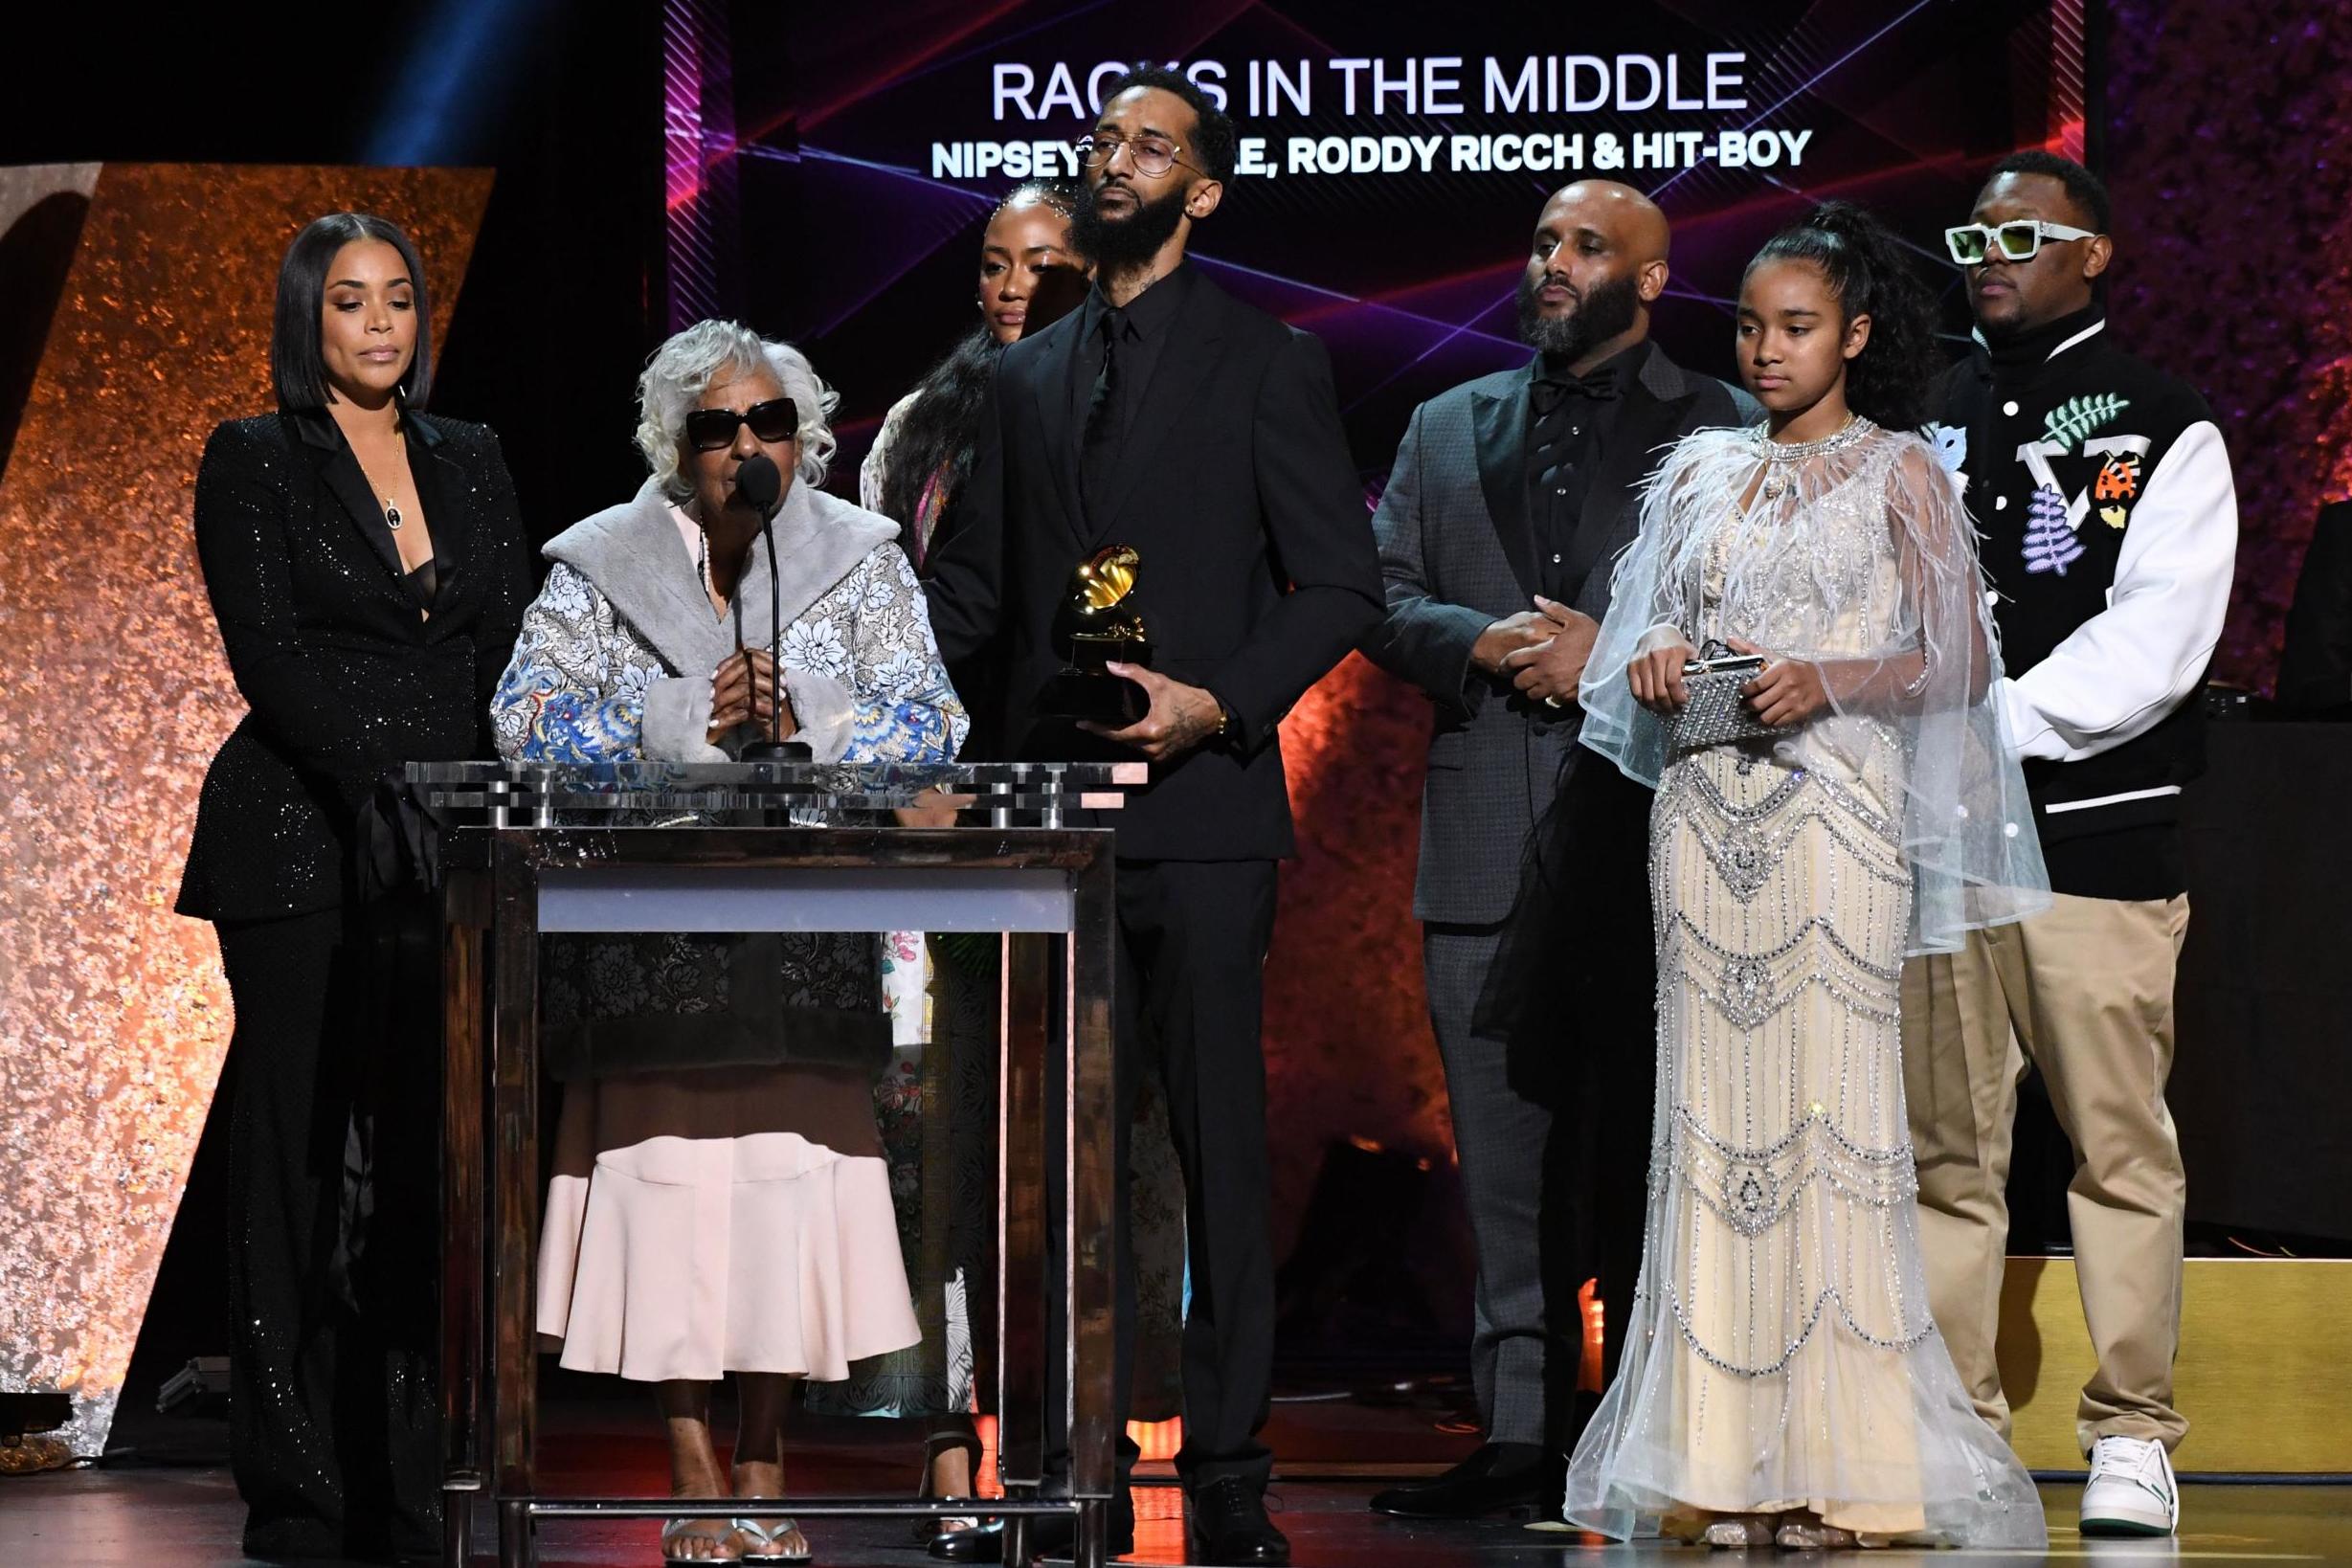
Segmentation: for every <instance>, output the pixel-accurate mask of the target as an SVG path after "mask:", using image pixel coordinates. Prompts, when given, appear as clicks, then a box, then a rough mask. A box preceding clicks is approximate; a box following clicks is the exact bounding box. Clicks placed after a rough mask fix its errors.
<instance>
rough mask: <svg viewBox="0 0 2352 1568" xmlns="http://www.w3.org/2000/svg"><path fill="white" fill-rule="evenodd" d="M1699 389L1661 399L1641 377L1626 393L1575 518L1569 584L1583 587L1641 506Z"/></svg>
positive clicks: (1567, 563) (1679, 431)
mask: <svg viewBox="0 0 2352 1568" xmlns="http://www.w3.org/2000/svg"><path fill="white" fill-rule="evenodd" d="M1697 398H1698V391H1697V389H1696V388H1693V389H1691V391H1690V392H1685V393H1684V394H1683V395H1681V396H1680V397H1672V398H1662V397H1660V396H1658V395H1657V394H1656V393H1655V392H1651V391H1650V390H1649V388H1648V386H1647V385H1646V383H1645V382H1644V381H1643V380H1642V379H1640V378H1638V377H1637V378H1636V379H1635V380H1634V382H1633V384H1632V385H1631V386H1629V387H1627V388H1626V389H1625V392H1624V407H1622V408H1620V409H1619V410H1618V411H1617V424H1616V428H1615V429H1613V430H1611V431H1610V432H1609V448H1608V450H1607V451H1606V452H1604V453H1602V455H1601V468H1600V471H1599V472H1598V473H1596V474H1594V476H1593V482H1592V487H1591V488H1590V489H1588V490H1586V491H1585V492H1584V509H1583V511H1582V512H1581V513H1579V515H1578V517H1577V531H1576V537H1575V538H1573V539H1572V540H1570V541H1569V545H1568V549H1569V556H1568V560H1567V561H1566V563H1565V566H1566V568H1567V571H1566V573H1565V575H1566V577H1567V580H1568V581H1570V582H1572V583H1576V584H1579V585H1581V584H1582V583H1583V581H1584V578H1585V576H1586V575H1587V574H1588V573H1589V572H1591V571H1592V570H1593V568H1594V566H1595V564H1597V563H1598V562H1599V561H1600V560H1601V558H1602V556H1603V555H1606V554H1607V553H1608V552H1609V547H1610V542H1611V541H1612V540H1614V539H1616V538H1617V536H1618V531H1619V525H1620V524H1621V523H1622V522H1623V521H1624V516H1625V512H1626V509H1627V508H1628V507H1636V506H1639V504H1640V497H1639V495H1638V491H1639V489H1640V486H1641V483H1642V480H1643V478H1644V477H1645V476H1646V475H1647V474H1648V473H1649V471H1650V469H1651V468H1653V467H1655V466H1656V464H1657V461H1658V457H1659V453H1658V448H1659V447H1661V446H1664V445H1666V444H1667V443H1668V442H1669V441H1671V440H1673V439H1674V438H1675V437H1678V436H1680V435H1681V434H1682V427H1683V421H1684V419H1685V418H1686V417H1687V416H1688V415H1689V414H1690V412H1691V404H1692V403H1693V402H1695V401H1697Z"/></svg>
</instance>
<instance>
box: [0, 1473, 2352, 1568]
mask: <svg viewBox="0 0 2352 1568" xmlns="http://www.w3.org/2000/svg"><path fill="white" fill-rule="evenodd" d="M1372 1490H1374V1487H1373V1484H1372V1483H1370V1482H1305V1483H1292V1484H1280V1483H1278V1484H1277V1486H1276V1488H1275V1499H1276V1502H1277V1504H1278V1507H1279V1512H1278V1513H1277V1514H1276V1516H1275V1517H1276V1522H1277V1523H1279V1524H1280V1525H1281V1526H1282V1528H1283V1529H1284V1531H1286V1532H1287V1533H1288V1534H1289V1536H1290V1540H1291V1543H1292V1546H1293V1548H1294V1550H1295V1558H1296V1561H1297V1562H1298V1564H1300V1568H1343V1565H1344V1568H1364V1565H1374V1564H1386V1563H1395V1564H1400V1565H1404V1564H1410V1565H1412V1568H1538V1565H1543V1564H1562V1563H1568V1562H1585V1561H1589V1562H1594V1563H1604V1562H1612V1563H1613V1562H1624V1563H1634V1562H1650V1561H1662V1560H1667V1559H1673V1560H1677V1561H1682V1562H1697V1561H1703V1560H1707V1558H1708V1557H1709V1556H1711V1555H1709V1554H1703V1553H1701V1552H1700V1551H1699V1550H1698V1549H1694V1548H1690V1547H1667V1546H1660V1545H1656V1544H1651V1545H1646V1546H1617V1547H1603V1546H1600V1545H1594V1544H1587V1543H1585V1542H1583V1541H1581V1540H1580V1539H1579V1538H1578V1537H1574V1536H1570V1535H1566V1534H1557V1533H1546V1532H1541V1531H1535V1530H1530V1529H1528V1528H1527V1527H1526V1526H1525V1525H1524V1524H1520V1523H1514V1522H1512V1521H1508V1520H1491V1521H1485V1522H1481V1523H1476V1524H1465V1525H1442V1526H1440V1525H1425V1524H1407V1523H1405V1522H1404V1521H1402V1520H1397V1519H1386V1518H1380V1517H1378V1516H1376V1515H1374V1514H1372V1513H1370V1512H1366V1510H1365V1508H1364V1500H1365V1498H1366V1497H1367V1496H1369V1495H1370V1494H1371V1492H1372ZM2183 1497H2184V1505H2183V1507H2184V1520H2185V1524H2186V1531H2185V1534H2183V1535H2182V1536H2181V1538H2180V1539H2179V1540H2178V1541H2171V1542H2163V1541H2155V1542H2150V1541H2096V1542H2085V1541H2083V1540H2081V1539H2079V1538H2078V1537H2077V1536H2076V1535H2075V1534H2074V1528H2073V1524H2074V1499H2075V1489H2074V1488H2073V1487H2071V1486H2062V1487H2046V1488H2044V1489H2043V1502H2044V1503H2045V1505H2046V1506H2047V1507H2048V1508H2049V1510H2050V1525H2051V1530H2050V1534H2051V1541H2050V1551H2049V1553H2048V1560H2055V1561H2071V1560H2078V1559H2084V1558H2095V1559H2099V1560H2103V1561H2107V1562H2111V1563H2124V1562H2142V1561H2149V1562H2153V1561H2162V1562H2201V1563H2203V1562H2212V1563H2223V1562H2229V1563H2239V1562H2249V1563H2251V1562H2280V1563H2285V1562H2335V1561H2343V1560H2346V1559H2352V1490H2346V1489H2343V1488H2336V1487H2237V1486H2230V1487H2222V1486H2189V1487H2185V1488H2184V1489H2183ZM1137 1503H1138V1505H1139V1510H1140V1512H1142V1514H1143V1517H1142V1519H1141V1520H1140V1522H1139V1523H1138V1526H1137V1532H1136V1534H1137V1538H1136V1542H1135V1544H1136V1547H1137V1549H1138V1550H1137V1551H1136V1553H1135V1554H1134V1556H1133V1557H1130V1558H1128V1559H1126V1560H1128V1561H1131V1562H1141V1563H1182V1562H1184V1561H1186V1560H1187V1559H1186V1557H1185V1554H1184V1538H1183V1529H1182V1522H1181V1519H1180V1518H1179V1516H1178V1512H1177V1509H1178V1495H1177V1493H1176V1489H1175V1488H1173V1487H1165V1486H1153V1487H1146V1488H1142V1489H1140V1490H1139V1491H1138V1494H1137ZM241 1519H242V1510H241V1508H240V1507H239V1505H238V1503H237V1500H236V1493H235V1489H234V1488H233V1487H232V1486H231V1484H230V1481H229V1476H228V1472H227V1471H226V1470H225V1469H221V1468H218V1467H187V1468H120V1467H118V1468H105V1469H93V1470H80V1471H67V1472H55V1473H51V1474H45V1475H34V1476H23V1477H11V1478H0V1563H5V1564H8V1565H9V1568H33V1565H35V1564H50V1563H56V1564H70V1565H72V1568H156V1565H157V1564H159V1563H164V1564H171V1565H174V1568H210V1565H212V1564H225V1563H240V1562H243V1561H244V1560H245V1559H244V1558H243V1557H241V1556H240V1555H239V1554H238V1552H237V1546H236V1542H237V1530H238V1526H239V1524H240V1522H241ZM810 1534H811V1535H812V1537H813V1541H814V1545H815V1547H816V1552H817V1556H816V1561H817V1562H818V1563H819V1564H825V1565H831V1568H866V1565H874V1568H882V1565H885V1564H886V1565H894V1568H919V1565H920V1564H922V1563H925V1562H928V1561H929V1560H930V1559H929V1558H928V1557H925V1556H924V1555H923V1554H922V1552H921V1551H920V1550H919V1549H917V1548H916V1547H915V1546H914V1545H913V1544H912V1543H911V1542H910V1541H909V1540H908V1537H907V1525H906V1524H905V1523H903V1522H897V1521H890V1522H883V1521H873V1522H867V1521H849V1520H839V1519H832V1520H823V1521H811V1526H810ZM541 1541H542V1552H541V1557H540V1560H541V1561H542V1562H544V1563H546V1564H548V1565H549V1568H624V1565H625V1568H647V1565H651V1564H655V1563H658V1562H659V1561H660V1560H661V1559H660V1557H659V1554H658V1553H657V1552H656V1550H655V1546H654V1526H653V1525H652V1524H650V1523H644V1522H639V1523H632V1524H625V1525H619V1524H616V1525H603V1524H594V1525H572V1524H549V1525H547V1526H545V1527H543V1529H542V1534H541ZM1764 1555H1766V1554H1759V1556H1764ZM1809 1556H1810V1557H1814V1558H1818V1557H1819V1556H1820V1554H1811V1555H1809ZM2037 1556H2039V1555H2038V1554H2032V1553H2006V1554H2002V1553H1963V1552H1936V1553H1912V1552H1880V1553H1872V1554H1870V1558H1869V1560H1870V1561H1872V1562H1875V1563H1882V1564H1885V1565H1887V1568H1893V1565H1895V1564H1897V1563H1928V1564H1935V1565H1938V1568H1959V1565H1960V1564H1963V1563H1971V1562H1994V1561H2007V1562H2020V1561H2030V1560H2034V1559H2035V1557H2037ZM482 1560H483V1561H484V1562H487V1561H488V1560H489V1559H487V1558H484V1559H482Z"/></svg>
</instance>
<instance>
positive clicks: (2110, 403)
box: [2042, 392, 2132, 452]
mask: <svg viewBox="0 0 2352 1568" xmlns="http://www.w3.org/2000/svg"><path fill="white" fill-rule="evenodd" d="M2131 406H2132V400H2131V399H2130V398H2128V397H2117V395H2116V394H2115V393H2114V392H2093V393H2090V394H2088V395H2086V396H2082V397H2070V398H2068V399H2067V400H2066V401H2065V402H2063V403H2061V404H2059V405H2058V406H2057V407H2056V408H2054V409H2051V410H2050V413H2048V414H2045V415H2043V417H2042V438H2043V439H2044V440H2048V441H2056V442H2057V443H2059V445H2060V446H2062V447H2064V448H2065V449H2066V450H2067V451H2069V452H2072V451H2074V450H2075V449H2076V448H2078V447H2080V446H2081V445H2082V442H2083V439H2084V437H2090V436H2095V435H2096V434H2098V432H2099V431H2101V430H2103V429H2105V428H2106V427H2107V426H2108V425H2111V424H2113V423H2114V422H2115V418H2116V415H2117V414H2121V413H2122V412H2123V411H2124V410H2125V409H2128V408H2130V407H2131Z"/></svg>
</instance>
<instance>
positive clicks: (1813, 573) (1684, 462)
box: [1578, 427, 2050, 952]
mask: <svg viewBox="0 0 2352 1568" xmlns="http://www.w3.org/2000/svg"><path fill="white" fill-rule="evenodd" d="M1759 469H1760V470H1762V472H1759ZM1743 498H1752V499H1750V501H1749V504H1748V505H1747V506H1746V507H1744V508H1743V507H1742V505H1741V501H1742V499H1743ZM1984 591H1985V583H1984V579H1983V574H1982V571H1980V570H1979V568H1978V565H1977V552H1976V534H1975V532H1974V530H1973V529H1972V528H1971V526H1970V525H1969V522H1968V517H1967V512H1966V510H1965V509H1964V508H1963V507H1962V505H1961V504H1960V490H1959V487H1958V485H1957V483H1956V482H1955V481H1954V480H1953V478H1952V477H1951V476H1950V475H1949V474H1947V473H1945V472H1944V471H1943V469H1942V468H1941V466H1940V465H1938V463H1937V461H1936V460H1935V455H1934V454H1933V452H1931V451H1930V450H1929V448H1928V446H1927V443H1926V442H1924V441H1922V440H1921V439H1920V438H1919V437H1916V436H1911V435H1902V434H1896V433H1893V432H1890V431H1881V430H1876V429H1872V428H1868V427H1864V428H1861V429H1858V430H1855V431H1854V432H1852V433H1851V435H1850V436H1843V437H1838V438H1833V439H1830V440H1826V441H1821V442H1815V443H1812V444H1811V445H1810V446H1806V447H1802V448H1797V447H1788V448H1776V447H1772V446H1770V445H1769V444H1768V443H1765V442H1763V441H1762V440H1761V438H1760V437H1759V435H1758V432H1756V431H1753V430H1704V431H1699V432H1697V433H1695V434H1693V435H1691V436H1690V437H1686V438H1685V439H1684V440H1682V441H1681V442H1680V443H1679V444H1678V445H1676V447H1675V448H1674V450H1673V451H1672V452H1671V453H1669V455H1668V456H1667V458H1666V459H1665V460H1664V461H1663V462H1661V463H1660V464H1659V467H1658V470H1657V473H1656V476H1655V477H1654V478H1653V479H1652V480H1651V482H1650V484H1649V488H1648V490H1647V492H1646V494H1645V496H1644V498H1643V503H1642V531H1641V534H1640V537H1639V538H1637V539H1636V540H1635V541H1634V543H1633V545H1632V546H1631V547H1630V548H1629V549H1627V550H1626V552H1625V553H1624V556H1622V557H1621V558H1620V559H1619V561H1618V563H1617V567H1616V571H1615V575H1614V576H1613V577H1612V578H1611V597H1610V601H1609V612H1608V615H1607V616H1605V617H1604V618H1603V620H1602V626H1601V633H1600V636H1599V637H1598V638H1596V639H1595V641H1594V645H1593V653H1592V657H1591V659H1590V661H1588V662H1587V663H1586V665H1585V667H1584V679H1583V682H1582V684H1581V686H1580V688H1579V693H1578V697H1579V703H1580V704H1581V706H1582V707H1583V709H1584V727H1583V730H1582V733H1581V735H1580V737H1579V738H1580V739H1581V741H1582V742H1583V744H1584V745H1586V746H1589V747H1591V748H1592V749H1593V750H1596V751H1599V752H1601V753H1602V755H1603V756H1606V757H1608V758H1609V759H1610V760H1611V761H1613V762H1615V763H1616V764H1617V766H1618V767H1619V768H1621V769H1623V770H1624V772H1625V773H1627V774H1628V775H1630V776H1631V777H1634V778H1637V779H1639V780H1641V781H1642V782H1643V783H1645V784H1649V785H1652V786H1655V785H1656V784H1657V783H1658V781H1659V779H1660V777H1661V776H1662V775H1663V774H1664V773H1665V771H1666V769H1667V767H1668V765H1669V763H1671V762H1672V761H1673V758H1672V756H1671V755H1670V754H1669V750H1668V747H1667V733H1666V726H1665V724H1664V722H1663V721H1662V720H1660V719H1659V718H1658V717H1657V716H1656V715H1654V714H1652V713H1650V712H1649V711H1648V710H1647V709H1646V708H1644V707H1642V706H1640V705H1639V704H1637V703H1636V702H1634V700H1633V691H1632V687H1631V685H1630V683H1628V681H1627V679H1626V668H1627V666H1628V665H1630V664H1631V663H1632V662H1633V661H1634V660H1635V659H1636V658H1638V657H1640V656H1641V655H1643V654H1645V653H1646V652H1648V651H1650V650H1651V649H1653V648H1655V647H1657V646H1659V645H1660V644H1661V643H1663V642H1668V641H1671V640H1675V639H1679V640H1681V641H1684V642H1687V643H1689V644H1690V645H1691V646H1693V647H1697V646H1700V645H1702V644H1703V643H1704V642H1705V641H1706V640H1707V638H1725V639H1727V640H1728V639H1730V638H1744V639H1746V640H1747V641H1749V642H1752V643H1754V644H1756V645H1757V646H1758V647H1762V648H1764V649H1766V650H1768V651H1769V652H1770V654H1771V655H1772V656H1773V657H1774V658H1777V659H1792V658H1793V659H1803V660H1807V661H1812V662H1813V663H1815V664H1817V665H1818V666H1819V667H1820V669H1821V672H1822V679H1823V683H1824V685H1825V686H1826V689H1827V691H1828V694H1829V700H1830V706H1831V711H1830V712H1828V713H1826V714H1824V715H1822V716H1821V717H1819V718H1817V719H1815V720H1813V721H1812V722H1811V723H1809V724H1807V725H1805V726H1804V727H1803V728H1799V729H1795V730H1791V731H1790V732H1788V734H1787V735H1786V736H1785V738H1782V739H1780V740H1778V741H1777V742H1776V743H1775V750H1777V751H1778V752H1779V753H1780V755H1781V757H1782V758H1783V759H1784V760H1786V761H1787V762H1790V763H1793V764H1796V765H1799V766H1814V767H1827V768H1834V769H1837V770H1838V771H1840V772H1842V773H1846V774H1848V775H1849V776H1859V775H1860V774H1861V773H1863V772H1864V771H1865V765H1866V763H1867V762H1868V761H1869V760H1870V758H1871V757H1872V756H1873V755H1875V754H1877V753H1879V752H1880V751H1881V750H1883V749H1887V748H1893V755H1894V760H1895V761H1896V763H1897V766H1895V767H1894V768H1893V769H1892V770H1891V771H1890V773H1891V776H1893V777H1895V778H1899V779H1900V780H1901V790H1902V796H1903V798H1902V800H1901V802H1900V809H1899V813H1898V815H1899V816H1900V818H1901V824H1900V826H1901V832H1902V836H1903V848H1904V853H1905V855H1906V857H1907V858H1908V860H1909V861H1910V863H1911V865H1912V867H1913V869H1914V871H1915V897H1914V899H1913V901H1912V928H1911V930H1910V932H1909V933H1908V937H1907V940H1906V947H1907V948H1908V950H1909V951H1911V952H1950V951H1952V950H1953V949H1954V948H1956V947H1957V946H1958V945H1959V942H1960V933H1961V932H1963V931H1966V930H1971V929H1973V928H1976V927H1980V926H1994V925H2001V924H2003V923H2005V922H2007V921H2013V920H2018V919H2021V918H2023V917H2024V916H2026V915H2027V914H2030V913H2032V912H2033V911H2034V910H2036V909H2040V908H2043V907H2047V906H2048V904H2049V902H2050V879H2049V875H2048V873H2047V872H2046V871H2045V870H2044V868H2043V864H2042V851H2041V843H2040V840H2039V839H2038V838H2037V837H2036V835H2035V832H2034V825H2033V816H2032V812H2031V810H2030V808H2029V807H2028V806H2027V800H2026V785H2025V779H2024V776H2023V774H2022V773H2020V772H2019V770H2018V765H2017V762H2016V759H2015V757H2014V755H2013V754H2012V753H2011V751H2010V750H2009V746H2008V743H2007V738H2006V736H2005V734H2004V733H2003V730H2002V717H2001V711H2000V708H1999V706H1998V705H1997V704H1996V703H1994V702H1993V701H1991V700H1990V693H1991V691H1992V687H1993V682H1994V681H1995V680H1996V679H1998V677H1999V676H2000V674H2001V659H2000V647H1999V643H1998V640H1997V638H1996V634H1995V632H1994V629H1993V625H1992V621H1991V616H1990V612H1989V611H1988V609H1987V608H1986V605H1985V600H1984ZM1889 809H1890V811H1894V810H1895V803H1894V802H1893V801H1890V802H1889Z"/></svg>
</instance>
